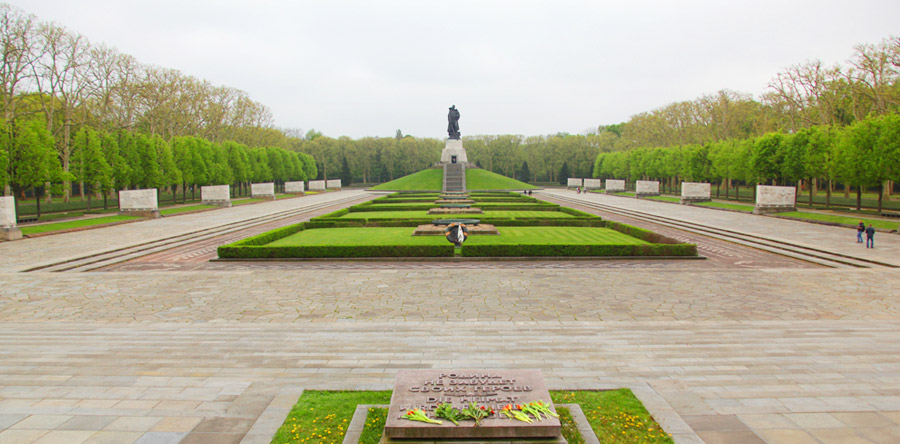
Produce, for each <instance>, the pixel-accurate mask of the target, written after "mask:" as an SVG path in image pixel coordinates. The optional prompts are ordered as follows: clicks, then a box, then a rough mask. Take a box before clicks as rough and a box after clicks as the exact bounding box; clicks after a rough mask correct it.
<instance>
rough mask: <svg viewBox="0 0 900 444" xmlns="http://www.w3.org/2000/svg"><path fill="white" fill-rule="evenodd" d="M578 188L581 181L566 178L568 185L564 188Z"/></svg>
mask: <svg viewBox="0 0 900 444" xmlns="http://www.w3.org/2000/svg"><path fill="white" fill-rule="evenodd" d="M580 186H582V181H581V179H578V178H572V177H570V178H568V184H567V185H566V187H568V188H576V187H580Z"/></svg>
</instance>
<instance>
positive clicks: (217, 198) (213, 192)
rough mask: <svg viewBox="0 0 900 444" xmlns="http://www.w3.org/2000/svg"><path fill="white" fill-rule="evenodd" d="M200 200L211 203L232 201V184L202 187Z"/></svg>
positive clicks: (219, 203)
mask: <svg viewBox="0 0 900 444" xmlns="http://www.w3.org/2000/svg"><path fill="white" fill-rule="evenodd" d="M200 200H201V201H202V202H203V203H204V204H210V205H221V204H226V203H231V185H208V186H203V187H200Z"/></svg>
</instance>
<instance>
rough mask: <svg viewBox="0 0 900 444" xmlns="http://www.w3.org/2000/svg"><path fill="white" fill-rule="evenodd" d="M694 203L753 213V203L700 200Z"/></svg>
mask: <svg viewBox="0 0 900 444" xmlns="http://www.w3.org/2000/svg"><path fill="white" fill-rule="evenodd" d="M694 205H699V206H701V207H713V208H724V209H726V210H736V211H743V212H746V213H752V212H753V208H755V207H754V206H753V205H741V204H732V203H724V202H700V203H696V204H694Z"/></svg>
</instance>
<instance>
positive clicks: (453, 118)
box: [447, 105, 459, 140]
mask: <svg viewBox="0 0 900 444" xmlns="http://www.w3.org/2000/svg"><path fill="white" fill-rule="evenodd" d="M447 121H448V122H449V123H448V124H447V132H448V133H449V134H450V138H451V139H456V140H459V110H458V109H456V105H453V106H451V107H450V113H449V114H447Z"/></svg>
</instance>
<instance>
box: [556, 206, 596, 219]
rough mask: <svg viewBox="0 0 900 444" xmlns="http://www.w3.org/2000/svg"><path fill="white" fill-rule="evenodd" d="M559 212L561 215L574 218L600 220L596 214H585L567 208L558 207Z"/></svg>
mask: <svg viewBox="0 0 900 444" xmlns="http://www.w3.org/2000/svg"><path fill="white" fill-rule="evenodd" d="M559 211H560V212H561V213H566V214H571V215H572V216H575V217H590V218H597V219H600V216H597V215H596V214H591V213H585V212H584V211H579V210H576V209H574V208H569V207H560V208H559Z"/></svg>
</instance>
